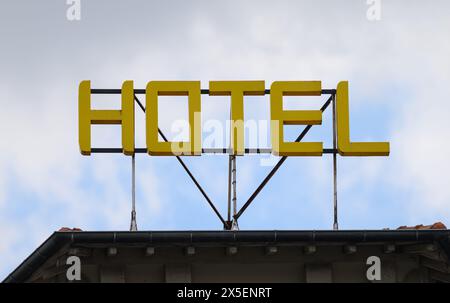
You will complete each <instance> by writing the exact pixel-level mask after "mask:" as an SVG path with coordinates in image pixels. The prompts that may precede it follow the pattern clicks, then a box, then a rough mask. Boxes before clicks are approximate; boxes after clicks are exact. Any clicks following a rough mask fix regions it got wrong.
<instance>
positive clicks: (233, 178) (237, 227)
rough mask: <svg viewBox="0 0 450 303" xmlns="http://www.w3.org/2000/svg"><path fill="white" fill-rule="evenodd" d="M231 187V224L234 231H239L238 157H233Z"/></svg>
mask: <svg viewBox="0 0 450 303" xmlns="http://www.w3.org/2000/svg"><path fill="white" fill-rule="evenodd" d="M230 157H231V185H232V188H233V199H232V200H233V221H232V223H231V229H232V230H239V225H238V223H237V219H236V214H237V197H236V156H235V155H231V156H230Z"/></svg>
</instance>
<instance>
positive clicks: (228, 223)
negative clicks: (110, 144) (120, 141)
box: [91, 89, 338, 230]
mask: <svg viewBox="0 0 450 303" xmlns="http://www.w3.org/2000/svg"><path fill="white" fill-rule="evenodd" d="M121 92H122V91H121V89H91V93H92V94H121ZM134 94H135V95H134V99H135V101H136V103H137V104H138V105H139V107H140V108H141V110H142V111H143V112H145V110H146V109H145V107H144V106H143V104H142V103H141V102H140V101H139V99H138V98H137V97H136V94H145V89H135V90H134ZM201 94H209V90H208V89H202V90H201ZM265 94H270V90H269V89H266V90H265ZM322 94H329V95H331V96H330V97H329V98H328V99H327V101H326V102H325V103H324V105H323V106H322V107H321V108H320V111H322V112H324V111H325V110H326V109H327V108H328V106H329V105H330V103H332V107H333V113H332V115H333V148H324V149H323V153H324V154H333V194H334V195H333V208H334V216H333V229H334V230H338V217H337V214H338V213H337V153H338V151H337V146H336V145H337V144H336V104H335V103H336V102H335V98H336V90H335V89H323V90H322ZM311 128H312V125H307V126H306V127H305V128H304V129H303V131H302V132H301V133H300V135H299V136H298V137H297V139H296V140H295V142H300V141H301V140H302V139H303V138H304V137H305V136H306V134H307V133H308V132H309V130H310V129H311ZM158 133H159V135H160V136H161V137H162V139H163V140H164V141H165V142H168V140H167V138H166V136H165V135H164V134H163V132H162V131H161V130H160V129H159V128H158ZM91 152H92V153H122V148H92V149H91ZM271 152H272V149H270V148H246V149H245V150H244V153H245V154H270V153H271ZM135 153H147V150H146V148H136V149H135ZM202 153H206V154H229V161H228V209H227V211H228V214H227V220H225V219H224V218H223V217H222V215H221V214H220V213H219V211H218V210H217V208H216V207H215V205H214V203H213V202H212V201H211V199H210V198H209V197H208V195H207V194H206V192H205V191H204V189H203V188H202V187H201V185H200V184H199V183H198V181H197V180H196V179H195V177H194V175H193V174H192V172H191V171H190V170H189V168H188V167H187V166H186V164H185V163H184V161H183V160H182V159H181V157H180V156H175V157H176V159H177V160H178V162H179V163H180V164H181V166H182V167H183V168H184V170H185V171H186V173H187V174H188V175H189V177H190V178H191V180H192V181H193V182H194V184H195V185H196V187H197V188H198V190H199V191H200V192H201V194H202V195H203V197H204V198H205V200H206V201H207V202H208V204H209V206H210V207H211V208H212V210H213V211H214V213H215V214H216V215H217V217H218V218H219V220H220V221H221V222H222V224H223V227H224V229H225V230H236V229H239V227H238V224H237V220H238V219H239V218H240V217H241V216H242V214H243V213H244V211H245V210H246V209H247V208H248V207H249V206H250V204H251V203H252V202H253V200H254V199H255V198H256V196H257V195H258V194H259V193H260V192H261V190H262V189H263V188H264V186H265V185H266V184H267V183H268V182H269V180H270V179H271V178H272V177H273V175H274V174H275V173H276V172H277V171H278V169H279V168H280V167H281V165H282V164H283V163H284V162H285V161H286V159H287V158H288V156H283V157H281V159H280V160H279V161H278V163H277V164H276V165H275V166H274V168H273V169H272V170H271V171H270V172H269V174H268V175H267V176H266V177H265V178H264V179H263V181H262V182H261V184H260V185H259V186H258V187H257V188H256V190H255V191H254V192H253V194H252V195H251V196H250V197H249V198H248V200H247V202H246V203H245V204H244V205H243V206H242V207H241V208H240V209H239V211H237V197H236V156H235V155H230V153H231V148H203V149H202ZM231 208H232V209H233V215H231V210H232V209H231ZM133 228H135V230H137V224H136V211H135V156H134V155H133V156H132V213H131V226H130V230H133Z"/></svg>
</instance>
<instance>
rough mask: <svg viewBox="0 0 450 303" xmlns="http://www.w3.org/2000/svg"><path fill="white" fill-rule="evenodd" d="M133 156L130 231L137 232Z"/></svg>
mask: <svg viewBox="0 0 450 303" xmlns="http://www.w3.org/2000/svg"><path fill="white" fill-rule="evenodd" d="M134 156H135V155H134V154H133V155H132V156H131V223H130V231H137V223H136V163H135V158H134Z"/></svg>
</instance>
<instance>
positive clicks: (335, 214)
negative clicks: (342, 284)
mask: <svg viewBox="0 0 450 303" xmlns="http://www.w3.org/2000/svg"><path fill="white" fill-rule="evenodd" d="M331 97H332V102H333V150H334V152H333V230H338V229H339V225H338V210H337V151H336V148H337V144H336V143H337V142H336V140H337V134H336V127H337V125H336V95H334V94H333V95H332V96H331Z"/></svg>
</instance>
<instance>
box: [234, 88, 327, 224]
mask: <svg viewBox="0 0 450 303" xmlns="http://www.w3.org/2000/svg"><path fill="white" fill-rule="evenodd" d="M332 100H333V95H332V96H330V98H328V100H327V101H326V102H325V103H324V105H323V106H322V107H321V108H320V111H321V112H324V111H325V110H326V109H327V107H328V106H329V105H330V103H331V101H332ZM311 128H312V125H307V126H306V127H305V128H304V129H303V131H302V132H301V134H300V135H299V136H298V137H297V139H295V142H300V141H301V140H302V139H303V138H304V137H305V136H306V134H307V133H308V132H309V130H310V129H311ZM287 158H288V156H283V157H281V159H280V160H279V161H278V163H277V164H276V165H275V167H274V168H273V169H272V170H271V171H270V173H269V174H268V175H267V176H266V177H265V178H264V180H263V181H262V182H261V184H260V185H259V186H258V188H256V190H255V191H254V192H253V194H252V195H251V196H250V198H248V200H247V202H245V204H244V205H243V206H242V207H241V209H240V210H239V212H238V213H237V214H236V215H234V216H233V217H234V219H235V220H237V219H238V218H239V217H240V216H241V215H242V214H243V213H244V211H245V210H246V209H247V207H249V205H250V204H251V203H252V202H253V200H254V199H255V198H256V196H257V195H258V194H259V193H260V192H261V190H262V189H263V188H264V186H265V185H266V184H267V183H268V182H269V180H270V179H271V178H272V177H273V175H274V174H275V173H276V172H277V171H278V169H279V168H280V167H281V165H282V164H283V163H284V161H286V159H287Z"/></svg>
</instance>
